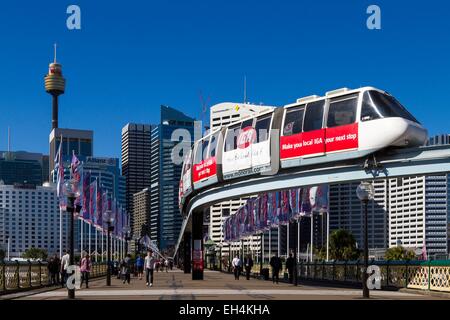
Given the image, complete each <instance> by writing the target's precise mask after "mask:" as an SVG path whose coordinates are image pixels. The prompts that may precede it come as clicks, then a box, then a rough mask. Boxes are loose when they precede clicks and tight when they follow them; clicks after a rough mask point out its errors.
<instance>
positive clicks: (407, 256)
mask: <svg viewBox="0 0 450 320" xmlns="http://www.w3.org/2000/svg"><path fill="white" fill-rule="evenodd" d="M384 258H385V259H386V260H412V259H415V258H416V254H415V253H414V252H413V251H411V250H408V249H406V248H404V247H402V246H398V247H392V248H389V249H387V250H386V253H385V255H384Z"/></svg>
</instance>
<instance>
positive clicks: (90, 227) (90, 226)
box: [88, 223, 92, 256]
mask: <svg viewBox="0 0 450 320" xmlns="http://www.w3.org/2000/svg"><path fill="white" fill-rule="evenodd" d="M88 226H89V247H88V248H89V256H91V253H92V251H91V242H92V241H91V240H92V238H91V229H92V225H91V224H90V223H88Z"/></svg>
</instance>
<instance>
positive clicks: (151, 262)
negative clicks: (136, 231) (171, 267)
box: [144, 251, 156, 287]
mask: <svg viewBox="0 0 450 320" xmlns="http://www.w3.org/2000/svg"><path fill="white" fill-rule="evenodd" d="M155 264H156V259H155V257H153V251H148V253H147V256H146V257H145V261H144V266H145V279H146V282H147V287H148V286H150V287H151V286H153V271H154V269H155Z"/></svg>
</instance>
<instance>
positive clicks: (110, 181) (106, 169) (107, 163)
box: [80, 157, 126, 206]
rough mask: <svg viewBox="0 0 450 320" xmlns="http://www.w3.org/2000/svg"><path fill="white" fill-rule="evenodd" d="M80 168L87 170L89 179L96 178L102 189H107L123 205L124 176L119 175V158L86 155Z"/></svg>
mask: <svg viewBox="0 0 450 320" xmlns="http://www.w3.org/2000/svg"><path fill="white" fill-rule="evenodd" d="M80 169H81V170H84V171H85V172H87V171H89V172H90V174H91V181H94V180H95V179H97V181H98V185H99V186H101V187H102V189H103V191H108V194H110V195H111V196H112V199H114V198H115V199H116V200H117V201H118V202H119V203H120V204H121V205H123V206H125V189H126V184H125V177H124V176H122V175H121V172H120V168H119V159H117V158H107V157H86V160H85V161H83V162H82V164H81V166H80Z"/></svg>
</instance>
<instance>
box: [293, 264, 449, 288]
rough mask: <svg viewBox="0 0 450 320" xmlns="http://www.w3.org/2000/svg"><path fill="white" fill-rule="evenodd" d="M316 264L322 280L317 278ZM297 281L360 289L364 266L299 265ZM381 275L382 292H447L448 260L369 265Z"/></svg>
mask: <svg viewBox="0 0 450 320" xmlns="http://www.w3.org/2000/svg"><path fill="white" fill-rule="evenodd" d="M319 263H320V265H321V269H322V276H321V277H318V276H317V267H318V264H319ZM299 264H300V268H298V275H297V276H298V279H299V280H314V281H328V282H337V283H344V284H351V285H360V284H361V277H362V268H363V267H364V262H363V261H361V260H356V261H328V262H326V261H323V262H318V261H314V262H305V261H301V262H300V263H299ZM369 265H377V266H378V267H379V268H380V272H381V274H380V275H381V278H382V281H381V286H382V288H414V289H423V290H434V291H445V292H450V260H428V261H423V260H421V261H420V260H409V261H389V260H380V261H378V260H377V261H375V260H371V261H369Z"/></svg>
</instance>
